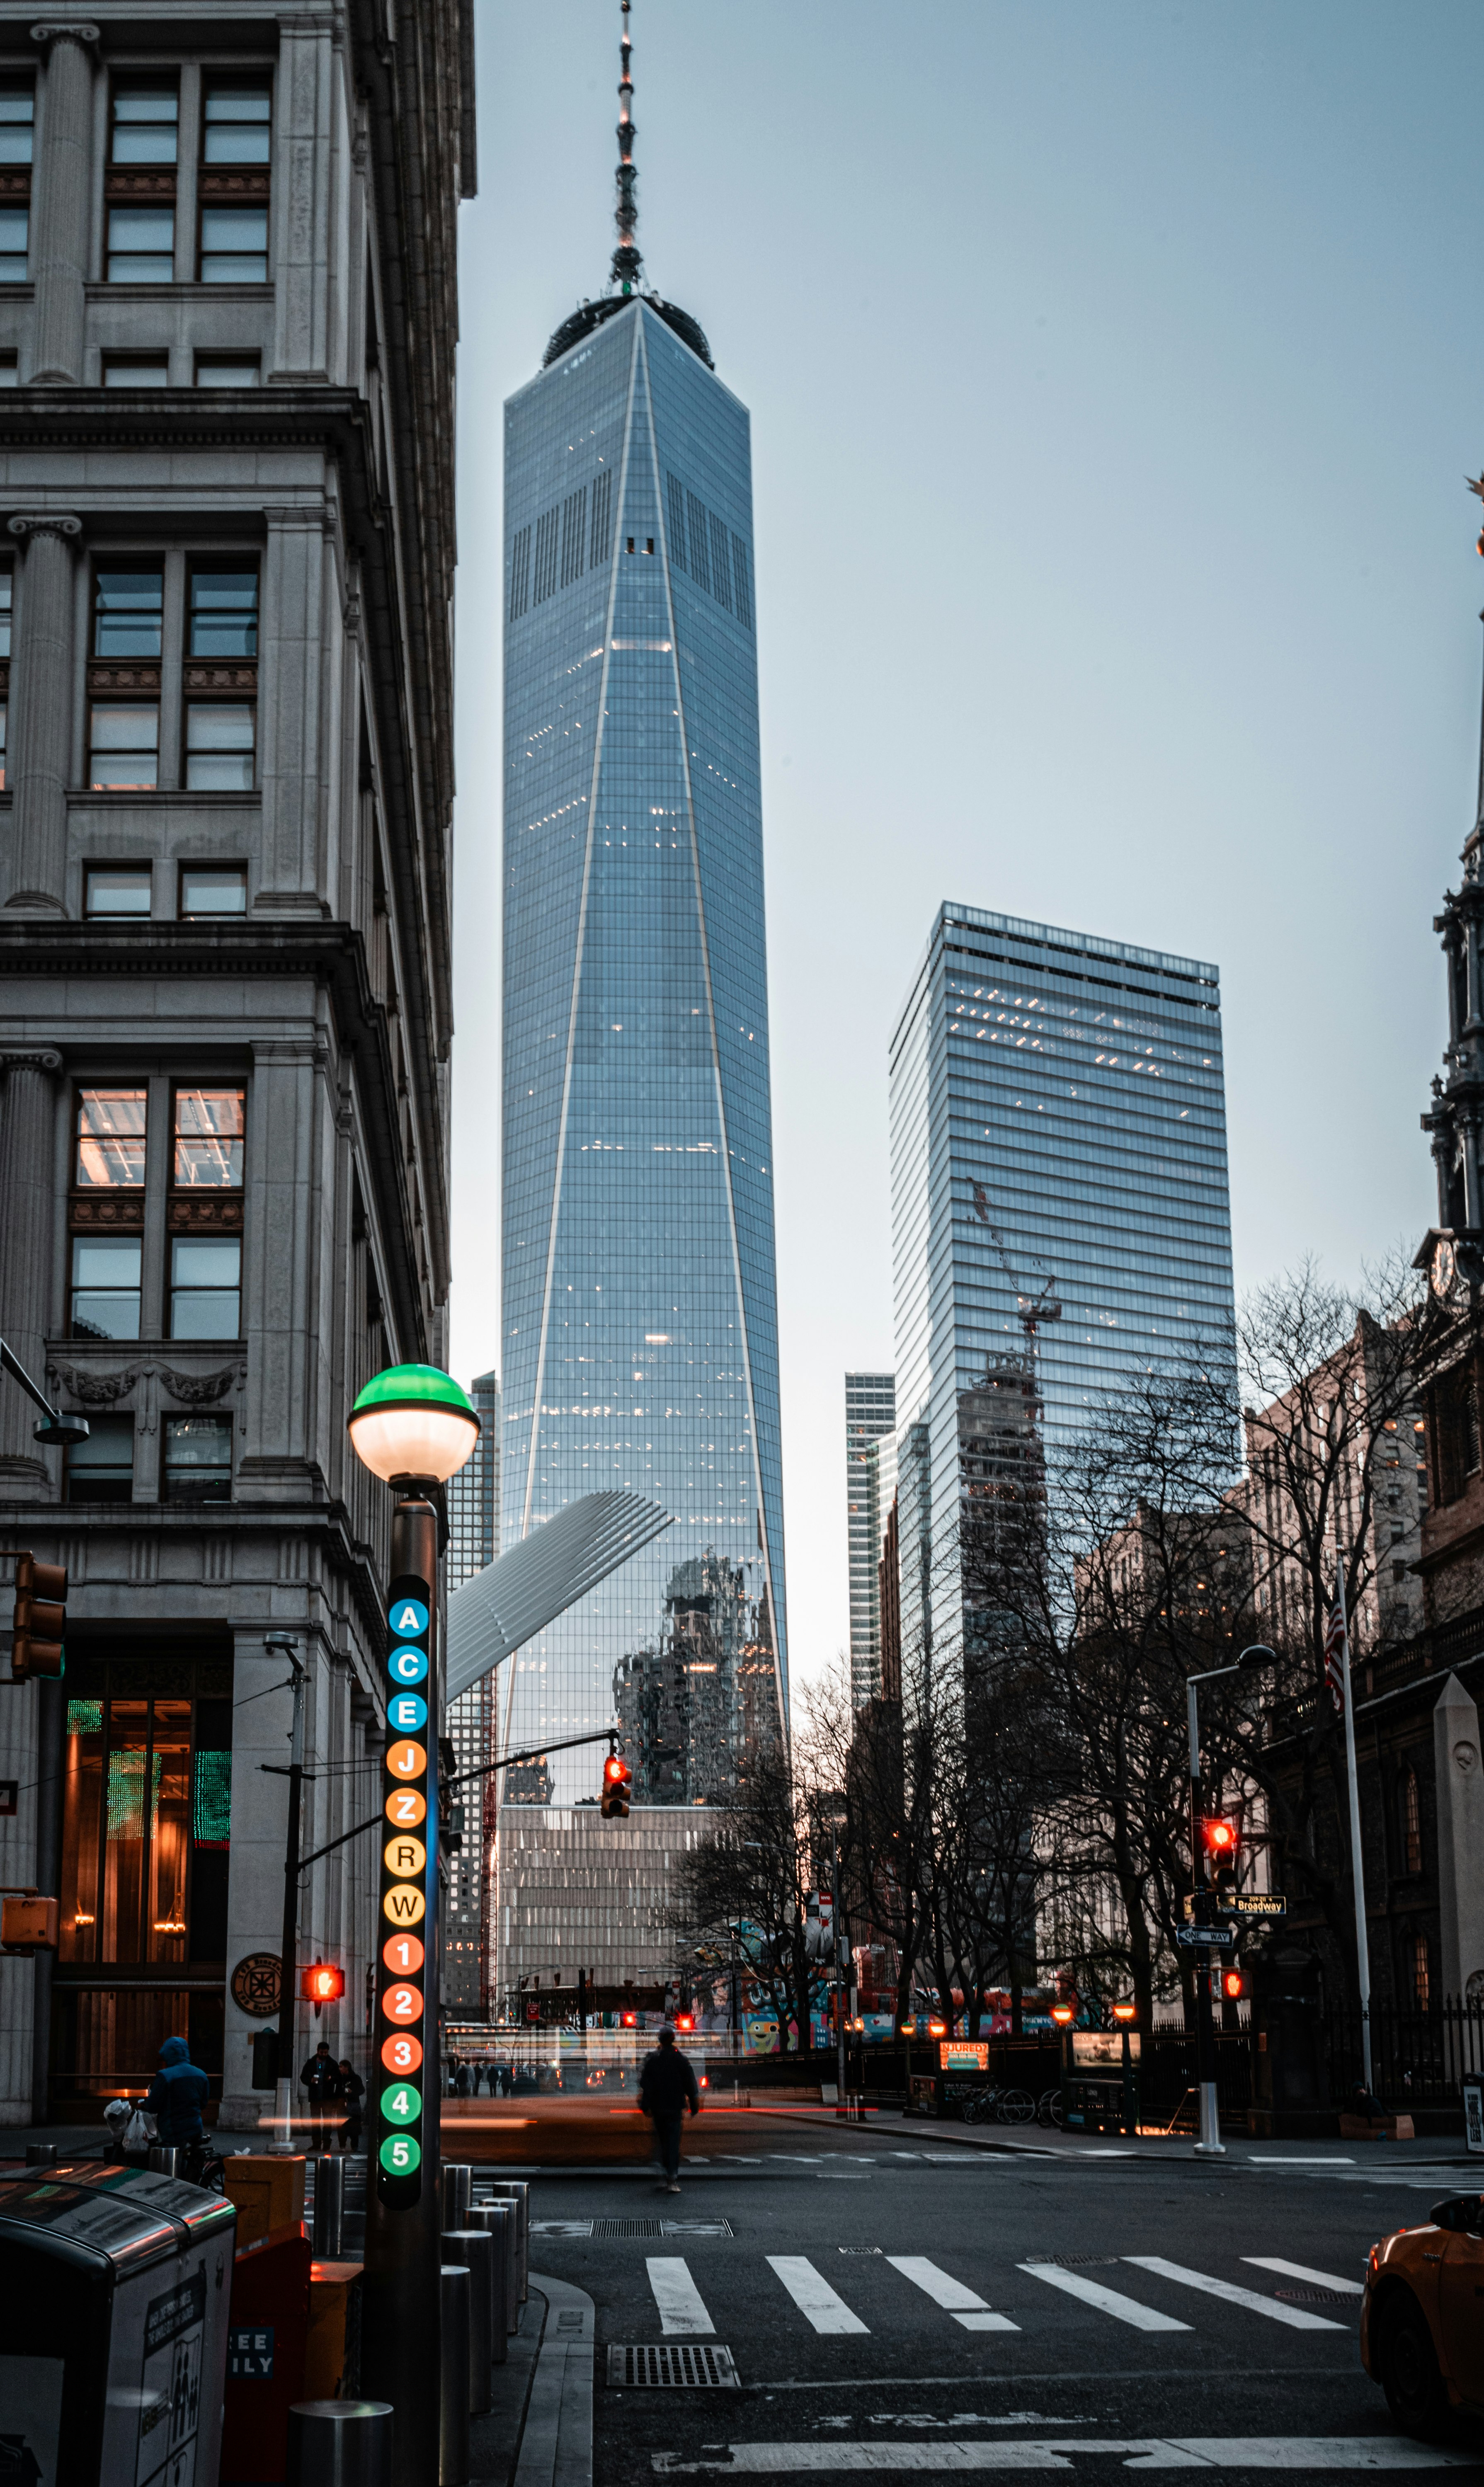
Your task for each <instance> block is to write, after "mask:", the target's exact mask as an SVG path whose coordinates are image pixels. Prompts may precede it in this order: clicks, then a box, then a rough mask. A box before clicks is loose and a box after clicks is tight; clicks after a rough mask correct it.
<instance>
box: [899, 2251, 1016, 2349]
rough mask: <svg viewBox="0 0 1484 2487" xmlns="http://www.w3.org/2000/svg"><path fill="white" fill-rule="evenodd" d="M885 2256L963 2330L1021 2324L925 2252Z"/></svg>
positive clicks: (993, 2329)
mask: <svg viewBox="0 0 1484 2487" xmlns="http://www.w3.org/2000/svg"><path fill="white" fill-rule="evenodd" d="M886 2260H887V2261H888V2262H889V2263H890V2265H891V2268H892V2270H893V2271H899V2272H900V2273H901V2274H902V2277H903V2278H904V2279H910V2281H911V2282H912V2284H913V2286H914V2287H915V2288H920V2289H921V2290H922V2291H923V2292H924V2294H925V2295H926V2296H928V2297H931V2299H932V2300H933V2303H934V2305H940V2306H941V2307H942V2309H943V2311H944V2313H945V2314H951V2315H952V2316H953V2319H954V2321H955V2323H962V2325H963V2327H964V2329H965V2331H966V2332H1019V2330H1020V2328H1021V2327H1020V2325H1019V2324H1018V2323H1012V2322H1011V2320H1010V2317H1009V2315H1008V2314H995V2313H994V2312H993V2311H992V2310H991V2308H990V2307H989V2306H988V2305H986V2304H985V2302H984V2299H983V2298H982V2297H976V2296H975V2295H974V2292H973V2290H972V2289H971V2288H966V2287H965V2285H964V2283H963V2281H962V2280H961V2279H954V2278H952V2277H950V2275H949V2274H948V2273H947V2272H946V2271H939V2270H938V2265H937V2263H936V2262H929V2260H928V2258H927V2256H926V2254H888V2255H887V2256H886Z"/></svg>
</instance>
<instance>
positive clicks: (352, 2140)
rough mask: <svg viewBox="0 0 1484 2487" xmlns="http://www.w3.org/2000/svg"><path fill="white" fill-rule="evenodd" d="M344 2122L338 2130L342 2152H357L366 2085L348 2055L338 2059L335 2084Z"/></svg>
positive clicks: (359, 2142)
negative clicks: (338, 2067)
mask: <svg viewBox="0 0 1484 2487" xmlns="http://www.w3.org/2000/svg"><path fill="white" fill-rule="evenodd" d="M337 2088H338V2090H339V2094H340V2104H341V2108H342V2110H343V2111H344V2114H345V2122H344V2124H343V2125H342V2126H341V2128H340V2146H341V2149H342V2150H346V2151H350V2150H359V2148H360V2146H361V2101H362V2099H363V2098H364V2097H365V2095H366V2084H365V2082H363V2081H362V2079H361V2077H360V2075H359V2073H358V2072H357V2071H356V2069H355V2067H354V2065H353V2064H352V2063H351V2061H350V2057H349V2056H348V2055H342V2056H341V2058H340V2080H339V2082H338V2083H337Z"/></svg>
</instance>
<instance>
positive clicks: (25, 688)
mask: <svg viewBox="0 0 1484 2487" xmlns="http://www.w3.org/2000/svg"><path fill="white" fill-rule="evenodd" d="M10 533H11V534H12V536H13V537H14V539H15V541H16V543H17V544H18V545H21V546H22V547H23V548H24V551H25V560H24V562H23V564H22V565H21V571H20V577H19V581H18V586H19V594H18V596H17V598H16V606H15V656H14V662H13V665H12V668H11V670H12V673H13V675H14V684H13V686H12V697H11V742H12V747H13V749H14V754H15V762H14V771H13V774H12V778H11V783H12V785H13V786H14V789H15V801H14V812H13V814H12V823H13V827H12V850H13V854H14V865H13V871H12V880H11V894H10V896H9V898H8V899H7V900H6V902H5V903H6V905H7V907H14V908H21V909H24V910H25V911H26V912H28V913H31V914H48V915H65V914H66V912H67V781H68V777H69V774H70V760H71V740H72V692H73V688H74V685H73V681H72V552H71V547H72V545H73V543H74V542H75V541H76V539H77V537H79V536H80V535H81V533H82V520H81V519H80V518H70V517H49V516H45V515H42V516H41V517H15V518H12V520H11V522H10Z"/></svg>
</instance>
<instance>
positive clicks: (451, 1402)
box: [350, 1364, 479, 2487]
mask: <svg viewBox="0 0 1484 2487" xmlns="http://www.w3.org/2000/svg"><path fill="white" fill-rule="evenodd" d="M478 1436H479V1418H478V1416H477V1415H476V1414H475V1412H474V1410H473V1408H472V1406H471V1405H470V1403H469V1401H468V1399H467V1397H466V1396H465V1394H464V1393H463V1391H462V1390H461V1389H460V1387H459V1385H458V1383H456V1382H454V1381H451V1380H450V1378H449V1376H448V1375H447V1374H446V1373H441V1372H439V1371H438V1370H437V1368H436V1367H435V1366H433V1365H424V1364H412V1365H406V1364H404V1365H396V1366H394V1367H393V1368H392V1370H391V1371H390V1372H387V1373H380V1374H378V1376H377V1377H376V1380H375V1381H374V1382H370V1383H367V1385H366V1388H365V1389H364V1390H363V1391H362V1392H361V1394H360V1397H359V1398H358V1399H357V1400H356V1403H355V1406H354V1408H353V1409H352V1410H351V1411H350V1439H351V1441H352V1443H353V1444H354V1446H355V1449H356V1452H357V1454H358V1455H359V1457H360V1458H361V1459H362V1460H363V1461H364V1462H365V1464H366V1466H367V1467H369V1468H370V1469H371V1470H372V1471H373V1473H374V1474H375V1475H377V1476H379V1477H382V1478H384V1479H385V1481H386V1482H387V1483H388V1484H389V1485H391V1486H392V1487H393V1488H394V1489H395V1490H396V1491H397V1495H398V1500H397V1502H396V1504H395V1506H394V1508H393V1512H392V1527H391V1550H390V1566H389V1569H390V1578H389V1580H388V1584H387V1602H386V1631H387V1657H386V1686H385V1690H386V1742H385V1746H384V1749H383V1753H382V1763H381V1814H382V1828H381V1870H380V1879H379V1886H378V1910H377V1930H376V1944H377V1961H376V2005H375V2013H374V2017H373V2024H372V2055H371V2064H370V2068H369V2078H368V2081H367V2084H366V2086H367V2090H368V2092H369V2097H368V2101H367V2104H368V2106H369V2108H370V2110H371V2112H370V2116H369V2119H368V2121H369V2126H370V2150H369V2154H368V2166H367V2186H366V2275H365V2281H364V2283H363V2308H362V2319H361V2336H362V2372H363V2373H364V2374H365V2375H367V2376H368V2377H374V2378H375V2380H376V2389H377V2391H378V2395H381V2396H384V2397H385V2398H386V2399H387V2400H389V2401H390V2402H391V2404H392V2412H393V2417H392V2475H393V2477H394V2478H395V2479H396V2481H397V2487H438V2449H439V2447H438V2410H439V2399H440V2374H439V2365H440V2350H441V2342H440V2334H439V2323H438V2301H439V2290H440V2282H439V2270H440V2266H441V2263H442V2259H443V2251H442V2226H443V2221H442V2206H441V2192H442V2188H441V2184H440V2181H439V2176H440V2171H439V2164H438V2161H439V2153H438V2111H439V2078H438V2076H439V2062H438V1975H439V1967H440V1962H441V1951H440V1948H439V1942H438V1855H437V1838H438V1805H437V1780H436V1775H435V1761H436V1755H437V1738H438V1733H439V1730H440V1728H441V1726H442V1700H441V1690H440V1670H439V1653H438V1633H437V1626H438V1552H439V1548H438V1526H439V1523H438V1513H437V1510H436V1507H435V1505H434V1502H433V1501H432V1500H431V1498H430V1496H431V1492H432V1489H433V1488H434V1487H435V1486H438V1485H441V1484H443V1483H444V1482H445V1481H446V1480H447V1479H448V1478H449V1477H450V1476H452V1475H454V1474H455V1472H456V1471H457V1470H458V1469H459V1468H461V1467H462V1466H463V1463H464V1461H465V1460H466V1459H467V1458H468V1456H469V1453H470V1452H471V1451H472V1450H473V1448H474V1444H475V1442H476V1440H477V1439H478Z"/></svg>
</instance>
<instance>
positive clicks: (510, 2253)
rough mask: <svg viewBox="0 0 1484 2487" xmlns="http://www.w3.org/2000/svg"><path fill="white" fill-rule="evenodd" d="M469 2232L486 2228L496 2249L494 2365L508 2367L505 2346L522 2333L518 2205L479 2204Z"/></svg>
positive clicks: (506, 2203)
mask: <svg viewBox="0 0 1484 2487" xmlns="http://www.w3.org/2000/svg"><path fill="white" fill-rule="evenodd" d="M470 2228H485V2233H488V2236H490V2241H492V2246H494V2273H497V2288H499V2340H497V2345H494V2365H505V2355H507V2350H505V2343H507V2337H510V2333H512V2331H519V2266H518V2258H515V2203H512V2201H480V2203H475V2208H472V2211H470Z"/></svg>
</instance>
